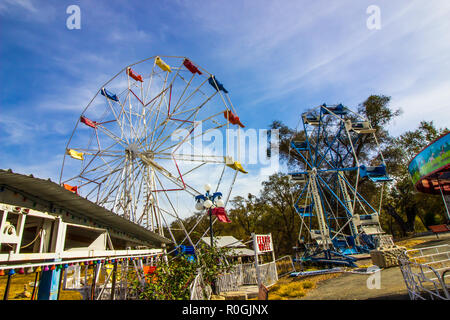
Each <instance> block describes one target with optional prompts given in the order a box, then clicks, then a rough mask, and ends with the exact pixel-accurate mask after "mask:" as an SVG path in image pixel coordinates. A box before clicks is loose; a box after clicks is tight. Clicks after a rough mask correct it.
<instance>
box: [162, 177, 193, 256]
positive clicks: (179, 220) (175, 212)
mask: <svg viewBox="0 0 450 320" xmlns="http://www.w3.org/2000/svg"><path fill="white" fill-rule="evenodd" d="M155 177H156V179H157V180H158V182H159V185H160V187H161V189H162V190H163V193H164V195H165V197H166V200H167V201H168V203H169V204H170V207H171V209H172V211H173V213H174V214H173V215H172V214H171V213H169V211H167V210H164V209H161V210H162V211H165V212H166V213H168V214H170V215H172V216H173V217H175V218H176V219H177V221H178V222H179V223H180V227H181V228H182V229H183V231H184V233H185V234H186V235H187V236H188V239H189V242H190V243H191V245H192V246H194V247H195V245H194V243H192V241H191V239H190V238H189V235H188V232H187V230H186V228H185V227H184V225H183V222H182V220H181V219H180V217H179V215H178V213H177V210H176V209H175V207H174V205H173V203H172V201H171V200H170V197H169V196H168V195H167V192H166V191H165V189H164V185H163V184H162V182H161V180H160V179H159V178H158V176H157V175H155Z"/></svg>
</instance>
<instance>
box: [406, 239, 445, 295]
mask: <svg viewBox="0 0 450 320" xmlns="http://www.w3.org/2000/svg"><path fill="white" fill-rule="evenodd" d="M399 261H400V268H401V271H402V274H403V279H404V280H405V284H406V287H407V289H408V294H409V297H410V298H411V300H417V299H421V300H426V299H431V300H435V299H443V300H450V294H449V289H450V285H448V284H446V282H445V280H446V278H448V277H450V245H448V244H446V245H440V246H434V247H426V248H420V249H413V250H408V251H406V252H405V254H404V255H401V256H400V257H399Z"/></svg>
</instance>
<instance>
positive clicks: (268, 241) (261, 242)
mask: <svg viewBox="0 0 450 320" xmlns="http://www.w3.org/2000/svg"><path fill="white" fill-rule="evenodd" d="M255 237H256V246H257V250H258V253H262V252H269V251H272V250H273V248H272V237H271V235H270V234H269V235H265V234H257V235H255Z"/></svg>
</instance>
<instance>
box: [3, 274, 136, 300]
mask: <svg viewBox="0 0 450 320" xmlns="http://www.w3.org/2000/svg"><path fill="white" fill-rule="evenodd" d="M84 268H85V267H84V266H83V267H82V270H81V281H82V282H84V272H85V271H84ZM71 274H72V273H69V276H70V275H71ZM92 274H93V270H92V268H88V277H87V281H88V284H91V282H92ZM131 274H133V272H130V275H131ZM35 276H36V273H30V274H18V273H16V274H14V275H13V276H12V278H11V282H10V287H9V295H8V300H30V299H31V293H32V292H33V286H34V280H35ZM120 276H121V272H120V266H119V267H118V275H117V279H118V280H117V281H119V280H120ZM7 279H8V276H7V275H5V276H0V299H3V295H4V292H5V288H6V282H7ZM104 281H105V274H104V273H103V272H102V273H100V277H99V279H98V283H103V282H104ZM25 286H26V288H25ZM35 295H36V299H37V292H36V294H35ZM82 298H83V297H82V295H81V293H79V292H78V291H75V290H61V292H60V296H59V299H60V300H82Z"/></svg>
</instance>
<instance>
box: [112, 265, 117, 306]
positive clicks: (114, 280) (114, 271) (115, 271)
mask: <svg viewBox="0 0 450 320" xmlns="http://www.w3.org/2000/svg"><path fill="white" fill-rule="evenodd" d="M116 274H117V260H114V268H113V274H112V277H113V278H112V284H111V300H114V295H115V292H116Z"/></svg>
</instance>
